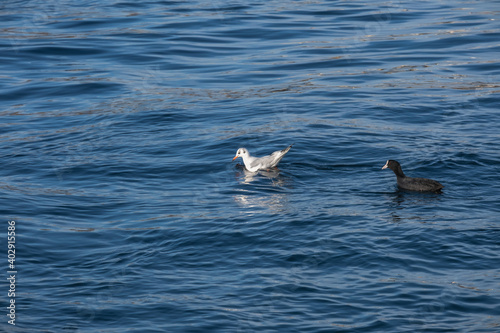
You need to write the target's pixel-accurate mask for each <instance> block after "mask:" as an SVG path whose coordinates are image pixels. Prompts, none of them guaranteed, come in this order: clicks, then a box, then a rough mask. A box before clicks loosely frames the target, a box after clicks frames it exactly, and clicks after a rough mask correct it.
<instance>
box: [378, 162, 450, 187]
mask: <svg viewBox="0 0 500 333" xmlns="http://www.w3.org/2000/svg"><path fill="white" fill-rule="evenodd" d="M387 168H389V169H391V170H392V171H394V173H395V174H396V177H397V178H398V186H399V187H400V188H401V189H403V190H409V191H420V192H441V189H442V188H443V187H444V186H443V185H441V183H439V182H437V181H435V180H432V179H427V178H413V177H407V176H406V175H405V174H404V173H403V169H401V164H399V162H398V161H394V160H388V161H387V162H386V163H385V165H384V166H383V167H382V170H383V169H387Z"/></svg>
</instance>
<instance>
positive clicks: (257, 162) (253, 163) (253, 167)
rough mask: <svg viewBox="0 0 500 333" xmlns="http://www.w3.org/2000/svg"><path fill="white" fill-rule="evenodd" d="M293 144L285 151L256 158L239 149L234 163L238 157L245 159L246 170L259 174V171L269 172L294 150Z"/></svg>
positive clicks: (245, 150)
mask: <svg viewBox="0 0 500 333" xmlns="http://www.w3.org/2000/svg"><path fill="white" fill-rule="evenodd" d="M292 146H293V144H291V145H290V146H288V147H287V148H285V149H283V150H277V151H275V152H274V153H272V154H271V155H267V156H263V157H254V156H250V153H249V152H248V150H247V149H246V148H239V149H238V151H236V156H235V157H234V158H233V161H234V160H235V159H237V158H238V157H241V158H242V159H243V164H245V168H246V169H247V170H248V171H251V172H257V171H259V170H268V169H270V168H274V167H275V166H277V165H278V163H279V162H280V161H281V159H282V158H283V156H285V154H286V153H288V151H289V150H290V148H292Z"/></svg>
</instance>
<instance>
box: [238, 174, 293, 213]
mask: <svg viewBox="0 0 500 333" xmlns="http://www.w3.org/2000/svg"><path fill="white" fill-rule="evenodd" d="M237 170H238V171H237V172H236V178H237V180H238V181H239V183H240V184H244V185H248V184H251V183H252V182H253V183H254V184H256V185H258V186H259V187H258V188H257V187H252V190H250V189H249V188H246V187H245V188H241V189H240V191H241V192H243V193H242V194H236V195H234V196H233V197H234V200H235V201H236V202H237V203H238V204H239V205H241V206H243V207H246V208H250V209H251V210H252V212H253V211H254V210H255V209H256V208H257V209H258V208H264V209H268V210H270V211H272V212H274V213H275V212H283V211H288V210H289V204H288V194H287V192H286V191H282V190H281V189H282V188H283V187H288V186H290V184H291V178H290V177H287V176H283V175H282V174H281V173H280V170H279V169H278V168H271V169H269V170H260V171H258V172H250V171H248V170H246V169H245V167H244V166H242V165H239V164H238V165H237ZM260 185H264V188H262V187H260ZM253 189H263V190H264V191H254V190H253ZM271 191H272V193H271V194H269V192H271Z"/></svg>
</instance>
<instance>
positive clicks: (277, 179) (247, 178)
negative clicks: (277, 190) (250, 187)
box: [236, 164, 287, 186]
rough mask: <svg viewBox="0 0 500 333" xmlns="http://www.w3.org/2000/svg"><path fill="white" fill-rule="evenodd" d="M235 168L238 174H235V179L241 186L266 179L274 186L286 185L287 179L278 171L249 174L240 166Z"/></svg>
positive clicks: (276, 169) (274, 169)
mask: <svg viewBox="0 0 500 333" xmlns="http://www.w3.org/2000/svg"><path fill="white" fill-rule="evenodd" d="M236 168H237V169H238V172H237V173H236V178H238V180H239V181H240V183H242V184H249V183H251V182H253V181H255V180H258V179H262V178H267V179H269V180H271V182H272V184H273V185H275V186H283V185H285V183H286V180H287V178H286V177H285V176H283V175H281V173H280V169H278V168H271V169H269V170H260V171H257V172H250V171H248V170H247V169H245V167H244V166H243V165H241V164H237V165H236Z"/></svg>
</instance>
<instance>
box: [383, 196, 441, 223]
mask: <svg viewBox="0 0 500 333" xmlns="http://www.w3.org/2000/svg"><path fill="white" fill-rule="evenodd" d="M386 196H387V199H388V201H390V202H391V205H390V206H391V208H392V212H391V217H392V222H394V223H401V222H404V221H407V220H413V221H419V222H421V223H425V221H426V220H427V219H428V217H429V216H428V215H427V214H426V213H424V212H423V211H421V209H416V210H415V208H416V207H419V206H424V207H433V206H435V205H437V204H438V203H439V202H440V201H441V200H442V195H440V194H437V193H415V192H412V191H405V190H401V189H399V190H398V191H396V192H394V193H390V194H389V193H388V194H386ZM416 213H418V215H414V214H416ZM408 214H413V215H408Z"/></svg>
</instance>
